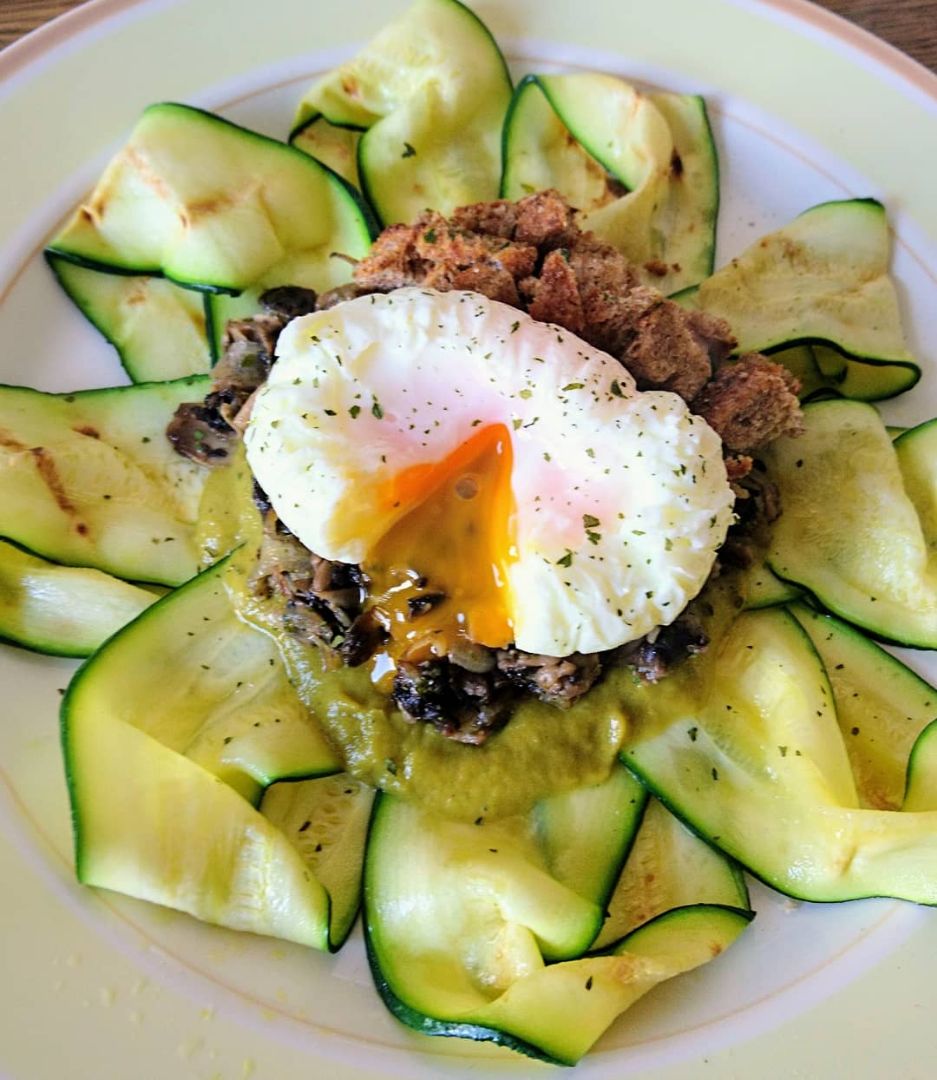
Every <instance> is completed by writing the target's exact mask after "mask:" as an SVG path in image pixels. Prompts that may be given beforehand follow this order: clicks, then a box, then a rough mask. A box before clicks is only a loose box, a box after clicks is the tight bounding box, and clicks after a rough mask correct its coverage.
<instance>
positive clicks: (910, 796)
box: [901, 721, 937, 813]
mask: <svg viewBox="0 0 937 1080" xmlns="http://www.w3.org/2000/svg"><path fill="white" fill-rule="evenodd" d="M901 809H902V810H905V811H907V812H909V813H914V812H918V811H927V810H937V721H931V723H930V724H928V725H927V727H926V728H924V730H923V731H922V732H921V734H920V735H919V736H918V739H917V742H916V743H915V744H914V747H913V748H912V750H911V756H910V758H909V759H908V779H907V784H906V787H905V796H904V803H903V805H902V807H901Z"/></svg>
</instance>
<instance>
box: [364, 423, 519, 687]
mask: <svg viewBox="0 0 937 1080" xmlns="http://www.w3.org/2000/svg"><path fill="white" fill-rule="evenodd" d="M511 466H512V458H511V439H510V436H509V434H508V431H507V428H506V427H505V426H504V425H503V424H492V425H489V426H487V427H484V428H481V429H479V430H478V431H477V432H476V433H475V434H474V435H473V436H472V437H471V438H469V439H468V440H466V441H465V442H464V443H462V444H461V445H460V446H458V447H456V449H455V450H453V451H452V453H450V454H449V455H448V456H447V457H446V458H444V459H443V460H442V461H438V462H435V463H433V464H422V465H415V466H413V467H411V468H408V469H405V470H404V471H403V472H401V473H398V474H397V475H396V476H395V477H394V478H393V479H392V480H391V482H390V483H389V484H388V485H387V488H386V494H385V498H386V500H387V505H388V506H390V507H394V508H396V507H398V506H405V507H406V506H409V507H412V509H410V510H408V511H407V513H406V514H405V515H404V516H403V517H402V518H400V519H399V520H398V521H397V523H396V524H395V525H394V526H392V528H391V529H390V530H389V531H388V532H387V533H386V534H385V535H384V536H383V537H382V538H381V539H380V540H379V541H378V542H377V544H376V545H375V547H374V548H373V549H372V551H371V552H370V553H369V555H368V557H367V558H366V559H365V560H364V563H363V569H364V571H365V573H366V574H367V576H368V578H369V580H370V583H371V584H370V593H371V597H372V603H373V606H374V608H375V611H376V614H377V617H378V619H379V621H380V622H381V623H382V624H383V626H384V628H385V630H386V631H387V632H388V634H389V635H390V642H389V644H388V646H387V649H386V653H385V655H384V656H382V657H380V658H379V659H378V662H377V664H376V667H375V676H379V675H380V674H381V673H382V672H386V670H387V669H388V667H389V662H390V661H393V660H397V659H406V660H410V661H414V662H419V661H421V660H426V659H429V658H431V657H433V656H445V655H446V654H447V653H449V652H450V651H451V650H452V648H453V646H454V645H455V644H456V642H457V641H458V640H459V639H468V640H470V641H473V642H478V643H480V644H482V645H488V646H489V647H492V648H497V647H502V646H505V645H508V644H510V642H511V641H513V638H514V633H513V624H512V621H511V618H510V614H509V612H510V610H511V604H510V597H509V595H508V592H507V586H506V581H507V577H506V574H505V568H506V566H507V564H508V562H509V561H510V560H511V559H512V558H513V556H514V551H513V519H514V504H513V496H512V494H511Z"/></svg>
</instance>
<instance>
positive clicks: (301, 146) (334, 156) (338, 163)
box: [290, 116, 362, 188]
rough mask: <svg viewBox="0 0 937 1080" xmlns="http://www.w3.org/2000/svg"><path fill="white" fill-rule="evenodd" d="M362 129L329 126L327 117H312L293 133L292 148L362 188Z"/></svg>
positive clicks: (291, 138) (336, 125) (335, 125)
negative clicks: (359, 158) (359, 147)
mask: <svg viewBox="0 0 937 1080" xmlns="http://www.w3.org/2000/svg"><path fill="white" fill-rule="evenodd" d="M361 130H362V129H361V128H356V127H342V126H341V125H339V124H330V123H329V122H328V120H326V118H325V117H324V116H313V117H312V118H311V119H309V120H307V121H306V122H305V123H304V124H303V125H302V126H301V127H299V128H296V129H295V130H294V131H293V134H292V135H291V136H290V145H291V146H295V147H296V149H297V150H302V151H303V153H304V154H309V155H310V156H311V157H314V158H315V159H316V161H321V162H322V164H323V165H327V166H328V167H329V168H330V169H331V170H332V172H335V173H338V175H339V176H340V177H341V178H342V179H343V180H345V181H346V182H347V183H349V184H351V185H353V186H354V187H356V188H360V187H361V178H360V177H359V176H358V143H359V142H360V140H361Z"/></svg>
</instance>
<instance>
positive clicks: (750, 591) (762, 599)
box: [739, 562, 803, 611]
mask: <svg viewBox="0 0 937 1080" xmlns="http://www.w3.org/2000/svg"><path fill="white" fill-rule="evenodd" d="M739 591H740V592H741V594H742V596H744V597H745V610H746V611H757V610H758V609H759V608H766V607H776V606H777V605H778V604H789V603H791V601H793V600H796V599H797V598H798V597H799V596H801V595H802V592H803V590H802V589H799V588H798V587H797V586H796V585H793V584H791V582H789V581H782V580H781V579H780V578H779V577H778V576H777V574H774V573H772V572H771V570H770V568H769V567H768V566H767V564H766V563H764V562H756V563H755V564H754V566H752V567H750V568H749V569H748V570H746V571H744V572H743V575H742V580H741V582H740V586H739Z"/></svg>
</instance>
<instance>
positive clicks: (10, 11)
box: [0, 0, 937, 72]
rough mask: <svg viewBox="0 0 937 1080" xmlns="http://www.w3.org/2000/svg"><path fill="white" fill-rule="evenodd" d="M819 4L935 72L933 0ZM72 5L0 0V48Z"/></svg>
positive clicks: (70, 0) (936, 10)
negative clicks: (875, 35)
mask: <svg viewBox="0 0 937 1080" xmlns="http://www.w3.org/2000/svg"><path fill="white" fill-rule="evenodd" d="M221 2H223V0H219V3H221ZM820 6H821V7H825V8H827V9H829V10H830V11H834V12H836V13H837V14H838V15H843V16H845V17H846V18H847V19H851V20H852V21H853V22H854V23H857V24H858V25H859V26H861V27H863V28H864V29H866V30H869V31H871V32H872V33H873V34H877V35H878V37H880V38H883V39H884V40H885V41H887V42H889V43H890V44H892V45H895V46H897V47H898V48H899V49H901V51H902V52H905V53H907V54H908V55H909V56H912V57H914V59H915V60H918V61H919V62H920V63H922V64H924V65H925V66H926V67H929V68H930V69H931V71H935V72H937V0H824V2H823V3H822V4H821V5H820ZM75 7H78V0H0V48H3V47H4V46H6V45H9V44H11V42H14V41H16V39H17V38H19V37H22V35H23V34H26V33H28V32H29V31H30V30H34V29H35V28H36V27H37V26H41V25H42V24H43V23H44V22H48V21H49V20H50V19H54V18H55V17H56V16H57V15H61V14H62V13H63V12H66V11H69V10H71V9H72V8H75Z"/></svg>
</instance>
